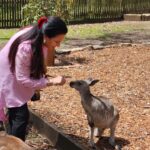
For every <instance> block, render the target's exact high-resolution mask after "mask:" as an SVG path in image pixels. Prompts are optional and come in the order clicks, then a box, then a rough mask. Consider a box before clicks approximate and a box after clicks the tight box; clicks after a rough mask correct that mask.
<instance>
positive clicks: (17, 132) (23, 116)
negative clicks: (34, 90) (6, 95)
mask: <svg viewBox="0 0 150 150" xmlns="http://www.w3.org/2000/svg"><path fill="white" fill-rule="evenodd" d="M8 116H9V127H8V134H10V135H14V136H16V137H18V138H20V139H22V140H23V141H25V136H26V129H27V125H28V121H29V110H28V106H27V104H24V105H23V106H21V107H14V108H8Z"/></svg>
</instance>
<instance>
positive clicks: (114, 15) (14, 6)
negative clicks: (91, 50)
mask: <svg viewBox="0 0 150 150" xmlns="http://www.w3.org/2000/svg"><path fill="white" fill-rule="evenodd" d="M27 1H28V0H0V28H15V27H19V26H20V25H21V21H22V19H23V18H24V15H23V14H22V13H21V8H22V6H24V5H25V4H26V3H27ZM62 1H63V0H62ZM72 2H73V3H72V8H71V9H70V14H71V19H70V23H85V22H101V21H111V20H120V19H123V14H125V13H150V0H72Z"/></svg>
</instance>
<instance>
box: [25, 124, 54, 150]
mask: <svg viewBox="0 0 150 150" xmlns="http://www.w3.org/2000/svg"><path fill="white" fill-rule="evenodd" d="M25 142H26V143H27V144H28V145H30V146H31V147H32V148H34V149H35V150H56V149H55V148H54V147H53V146H52V144H50V143H49V141H48V140H47V139H46V138H45V137H44V136H42V135H41V134H39V132H38V131H37V130H36V129H35V128H34V127H33V126H32V125H31V124H30V125H29V126H28V134H27V137H26V141H25Z"/></svg>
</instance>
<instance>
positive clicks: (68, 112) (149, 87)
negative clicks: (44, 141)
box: [29, 45, 150, 150]
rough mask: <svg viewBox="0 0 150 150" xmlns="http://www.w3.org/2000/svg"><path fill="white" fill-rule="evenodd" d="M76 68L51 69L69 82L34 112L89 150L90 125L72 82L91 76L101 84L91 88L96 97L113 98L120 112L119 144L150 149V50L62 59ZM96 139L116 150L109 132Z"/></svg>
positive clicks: (49, 92)
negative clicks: (109, 138)
mask: <svg viewBox="0 0 150 150" xmlns="http://www.w3.org/2000/svg"><path fill="white" fill-rule="evenodd" d="M62 59H63V60H66V61H68V62H69V63H68V64H70V62H71V63H73V65H72V66H71V65H70V66H69V65H68V66H58V67H50V68H49V69H48V74H49V75H52V76H56V75H65V76H71V78H67V83H66V84H65V85H63V86H51V87H48V88H46V89H43V91H42V92H41V100H40V101H37V102H30V103H29V105H30V107H31V108H32V109H33V110H34V111H35V112H36V113H37V114H39V115H40V116H41V117H42V118H43V119H45V120H47V121H48V122H49V123H53V124H55V125H56V126H57V127H58V128H61V130H63V132H64V133H66V134H68V135H69V136H70V137H71V138H73V139H75V140H76V141H77V142H78V143H80V144H82V145H83V146H84V147H85V150H86V149H88V148H89V147H88V146H87V145H88V144H87V142H88V124H87V119H86V115H85V113H84V110H83V108H82V106H81V101H80V97H79V94H78V93H77V92H76V91H75V90H74V89H72V88H70V87H69V82H70V81H72V80H76V79H86V78H88V77H92V78H94V79H99V80H100V82H99V83H97V84H96V85H95V86H93V87H91V91H92V93H93V94H94V95H97V96H99V95H101V96H105V97H108V98H110V99H111V100H112V101H113V103H114V104H115V105H116V106H117V107H118V109H119V110H120V120H119V123H118V125H117V129H116V143H117V144H118V145H120V146H122V149H123V150H148V149H149V148H150V46H149V45H147V46H146V45H134V46H112V47H110V48H105V49H103V50H84V51H77V52H72V53H70V54H68V55H64V56H62ZM103 136H104V137H103V138H102V139H100V140H97V139H95V141H96V140H97V145H98V146H99V147H100V148H101V149H107V150H112V149H113V148H112V147H110V146H109V144H108V136H109V133H108V131H106V132H105V133H104V135H103Z"/></svg>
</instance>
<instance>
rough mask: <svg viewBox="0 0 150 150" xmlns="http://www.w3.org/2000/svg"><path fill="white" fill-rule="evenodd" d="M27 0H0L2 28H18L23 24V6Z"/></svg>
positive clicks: (0, 25) (0, 22)
mask: <svg viewBox="0 0 150 150" xmlns="http://www.w3.org/2000/svg"><path fill="white" fill-rule="evenodd" d="M26 2H27V0H0V28H16V27H19V26H20V25H21V21H22V19H23V14H22V13H21V9H22V6H23V5H25V4H26Z"/></svg>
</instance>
